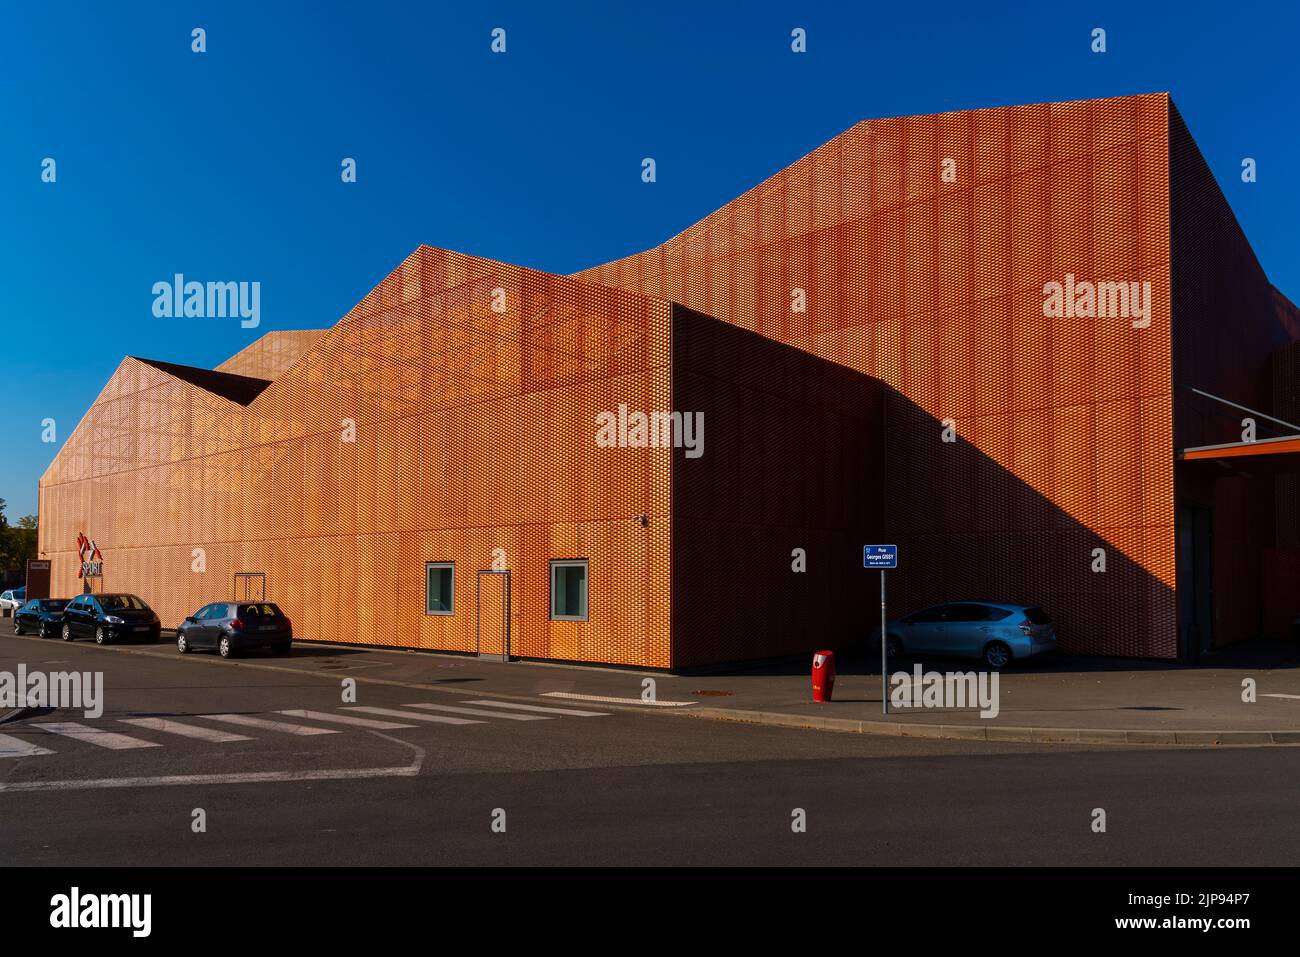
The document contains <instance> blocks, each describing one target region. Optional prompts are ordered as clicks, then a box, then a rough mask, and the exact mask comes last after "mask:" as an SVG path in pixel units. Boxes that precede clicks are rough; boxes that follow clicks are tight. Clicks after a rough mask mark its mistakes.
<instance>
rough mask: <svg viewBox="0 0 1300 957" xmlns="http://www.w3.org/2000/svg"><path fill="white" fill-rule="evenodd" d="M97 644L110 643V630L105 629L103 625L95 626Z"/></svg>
mask: <svg viewBox="0 0 1300 957" xmlns="http://www.w3.org/2000/svg"><path fill="white" fill-rule="evenodd" d="M95 644H97V645H106V644H108V632H106V631H105V630H104V626H103V625H97V626H95Z"/></svg>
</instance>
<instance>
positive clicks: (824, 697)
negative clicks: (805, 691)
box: [812, 651, 835, 701]
mask: <svg viewBox="0 0 1300 957" xmlns="http://www.w3.org/2000/svg"><path fill="white" fill-rule="evenodd" d="M812 686H813V700H814V701H830V700H831V693H832V692H833V691H834V690H835V652H833V651H819V652H817V654H815V655H813V667H812Z"/></svg>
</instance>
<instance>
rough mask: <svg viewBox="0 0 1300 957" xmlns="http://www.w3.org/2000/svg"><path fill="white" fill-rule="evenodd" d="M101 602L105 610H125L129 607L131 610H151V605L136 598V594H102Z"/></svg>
mask: <svg viewBox="0 0 1300 957" xmlns="http://www.w3.org/2000/svg"><path fill="white" fill-rule="evenodd" d="M99 604H100V605H101V606H102V607H103V609H104V610H105V611H123V610H127V609H129V610H131V611H148V610H149V606H148V605H146V604H145V603H144V602H143V601H141V600H140V599H139V598H136V597H135V595H100V596H99Z"/></svg>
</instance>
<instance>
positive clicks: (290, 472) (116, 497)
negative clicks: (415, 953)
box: [40, 247, 670, 667]
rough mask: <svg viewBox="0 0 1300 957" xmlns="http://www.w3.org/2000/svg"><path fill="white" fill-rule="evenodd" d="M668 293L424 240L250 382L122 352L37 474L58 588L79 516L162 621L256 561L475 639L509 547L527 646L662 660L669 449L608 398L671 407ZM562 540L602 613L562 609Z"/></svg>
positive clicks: (451, 644)
mask: <svg viewBox="0 0 1300 957" xmlns="http://www.w3.org/2000/svg"><path fill="white" fill-rule="evenodd" d="M494 303H495V304H497V306H498V308H500V309H501V311H499V312H498V311H495V310H494ZM669 316H670V307H669V304H667V303H664V302H660V301H655V300H652V299H647V298H645V297H642V296H637V295H632V294H629V293H625V292H620V291H618V290H613V289H609V288H604V287H600V286H594V285H592V284H589V283H583V282H579V281H577V280H573V279H567V278H564V277H560V276H552V275H547V274H544V273H537V272H533V271H531V270H527V269H521V268H519V267H515V266H508V265H505V264H502V263H496V262H491V261H488V260H482V259H475V258H473V257H469V256H464V255H460V254H458V253H453V252H446V251H441V250H434V249H429V248H425V247H421V248H420V249H419V250H417V251H416V252H415V253H414V254H413V255H412V256H411V257H410V258H409V259H407V260H406V261H405V262H404V263H403V264H402V265H401V266H400V267H399V268H398V269H397V270H396V271H394V272H393V273H392V274H391V275H390V276H389V277H388V278H387V279H385V280H384V281H383V282H382V283H381V284H380V285H379V286H378V287H377V288H376V289H375V290H374V291H372V292H371V293H370V294H369V295H368V296H367V297H366V298H365V299H364V300H363V301H362V302H361V303H360V304H359V305H358V306H357V307H356V308H355V309H353V310H352V311H351V312H350V313H349V314H348V315H347V316H345V317H344V318H343V319H342V320H341V321H340V322H339V323H338V324H337V325H336V326H334V328H332V329H330V330H329V331H328V332H326V333H324V334H323V335H321V336H320V337H319V339H317V340H316V341H315V343H314V345H312V346H311V348H310V349H309V350H308V351H306V352H305V353H303V354H302V355H301V356H300V357H299V358H298V360H297V361H296V362H294V363H293V364H292V365H291V366H290V367H289V368H288V369H287V370H285V371H282V372H280V374H279V376H278V377H277V378H276V379H275V381H274V382H272V383H270V384H269V385H268V386H266V388H265V389H264V390H263V391H262V392H261V393H260V394H259V395H257V396H256V398H254V399H253V400H252V401H251V402H250V403H249V404H248V405H247V406H244V405H241V404H239V403H238V402H235V401H231V400H229V399H226V398H223V397H221V396H219V395H215V394H213V393H212V392H210V391H207V390H205V389H203V388H200V387H198V386H195V385H193V384H191V383H189V382H186V381H183V380H182V379H179V378H177V377H175V376H172V375H168V374H167V373H165V372H162V371H160V370H158V369H156V368H153V367H151V366H149V365H147V364H146V363H144V362H141V361H138V360H136V359H126V360H125V361H124V362H123V363H122V365H121V366H120V367H119V369H118V371H117V372H116V373H115V374H114V376H113V378H112V379H111V380H110V382H109V383H108V385H107V386H106V387H105V389H104V392H103V394H102V395H101V396H100V397H99V399H98V400H97V401H96V402H95V404H94V405H93V406H92V407H91V409H90V411H89V412H88V413H87V415H86V418H85V419H84V420H83V422H82V423H81V424H80V426H79V427H78V428H77V430H76V431H75V432H74V434H73V435H72V436H71V437H70V438H69V440H68V442H67V444H66V446H65V447H64V449H63V450H62V451H61V452H60V454H59V455H58V457H57V458H56V460H55V462H54V463H53V464H52V465H51V467H50V469H49V471H48V472H47V473H46V475H45V476H44V478H43V479H42V482H41V530H40V534H41V548H42V550H43V551H45V552H46V553H47V554H48V555H50V556H51V557H52V558H54V559H55V561H54V583H53V587H54V589H55V591H56V592H58V593H60V594H66V593H70V592H75V591H79V590H80V582H78V581H77V580H76V577H75V576H76V570H77V562H76V552H75V540H76V536H77V533H78V532H81V531H85V532H86V533H87V534H89V535H91V536H92V537H94V538H95V539H96V540H97V541H98V542H99V543H100V545H101V548H102V549H103V551H104V555H105V561H104V576H105V577H104V583H103V585H104V587H106V588H109V589H124V590H131V591H135V592H138V593H139V594H140V595H142V596H143V597H145V598H146V600H148V601H149V602H150V603H151V604H153V605H154V607H155V608H156V609H157V610H158V612H159V614H160V616H161V617H162V619H163V622H164V624H166V625H169V626H170V625H174V624H175V623H176V622H178V621H179V620H180V619H181V618H183V617H184V616H185V615H187V614H190V613H191V612H192V611H193V610H194V609H196V608H197V607H199V606H200V605H202V604H203V603H205V602H207V601H211V600H214V599H216V598H224V597H227V596H228V595H229V594H230V589H231V587H232V580H233V575H234V574H235V573H236V572H241V571H256V572H264V573H265V574H266V576H267V583H268V593H269V594H268V597H270V598H273V599H274V600H276V601H278V602H280V603H281V604H282V605H283V606H284V608H285V610H286V612H287V613H288V614H289V616H290V617H291V618H292V619H293V621H294V624H295V631H296V633H297V634H298V635H300V636H302V637H306V638H312V639H318V640H330V641H350V642H363V643H377V644H393V645H404V646H410V647H416V648H436V649H446V650H457V651H472V650H475V649H476V647H478V646H477V641H476V615H475V607H474V601H473V599H474V594H475V578H476V572H477V571H478V570H480V569H491V568H493V567H494V563H496V564H499V565H500V566H501V567H503V568H506V569H509V570H510V571H511V573H512V577H513V578H514V587H513V589H512V599H513V601H512V609H511V618H512V625H513V627H512V649H511V650H512V652H513V653H514V654H517V655H524V656H531V657H539V658H562V659H572V660H583V661H608V662H616V663H624V664H638V665H647V666H658V667H668V666H669V665H670V657H669V654H670V647H669V637H670V636H669V623H668V616H669V607H668V574H669V527H670V526H669V520H668V516H669V501H668V493H669V480H668V472H669V467H670V466H669V454H668V451H667V450H666V449H650V448H619V449H613V450H606V449H598V448H597V447H596V446H595V443H594V442H593V438H592V437H593V434H594V426H593V425H591V423H593V422H594V420H595V416H596V414H597V412H599V411H601V410H605V409H611V408H617V407H618V404H619V403H620V402H624V403H628V404H630V405H633V407H640V408H667V407H668V403H669V366H668V353H669ZM246 353H247V350H246ZM246 353H241V355H246ZM228 365H229V364H228ZM239 368H244V369H247V368H249V366H248V365H243V364H241V365H239ZM253 368H254V369H256V370H258V371H266V370H267V369H268V366H267V365H265V360H264V359H257V360H255V364H254V365H253ZM353 434H354V438H355V440H354V441H350V440H349V439H350V438H352V436H353ZM642 514H644V515H647V516H648V525H645V526H643V525H642V524H641V523H640V522H638V521H635V520H634V518H635V516H638V515H642ZM196 549H201V550H202V551H201V553H199V552H196V551H195V550H196ZM498 550H499V551H498ZM199 555H201V557H202V570H195V569H197V568H199V566H198V565H196V564H195V563H196V562H197V561H198V558H197V556H199ZM552 558H586V559H588V560H589V561H590V570H591V571H590V573H591V577H592V583H591V588H592V593H593V595H594V594H599V595H600V601H598V602H597V601H592V602H591V604H590V616H589V619H588V620H587V621H582V622H577V621H550V620H549V616H548V609H547V582H548V562H549V560H550V559H552ZM426 561H429V562H434V561H437V562H441V561H453V562H455V563H456V565H455V568H456V578H457V585H456V591H455V598H456V605H455V608H454V612H455V613H454V614H452V615H449V616H435V615H426V614H425V613H424V612H425V593H424V563H425V562H426ZM525 586H526V587H525ZM498 613H499V612H498ZM496 634H499V632H488V633H485V636H486V637H487V638H488V639H489V640H491V639H494V638H495V635H496ZM483 650H484V651H498V650H500V649H499V647H492V646H490V645H488V644H487V642H485V645H484V648H483Z"/></svg>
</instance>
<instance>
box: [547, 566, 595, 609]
mask: <svg viewBox="0 0 1300 957" xmlns="http://www.w3.org/2000/svg"><path fill="white" fill-rule="evenodd" d="M551 619H552V620H553V621H586V620H587V560H586V559H574V560H566V561H558V562H551Z"/></svg>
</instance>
